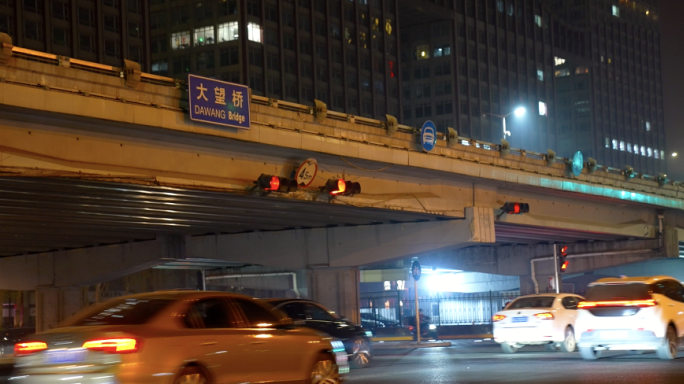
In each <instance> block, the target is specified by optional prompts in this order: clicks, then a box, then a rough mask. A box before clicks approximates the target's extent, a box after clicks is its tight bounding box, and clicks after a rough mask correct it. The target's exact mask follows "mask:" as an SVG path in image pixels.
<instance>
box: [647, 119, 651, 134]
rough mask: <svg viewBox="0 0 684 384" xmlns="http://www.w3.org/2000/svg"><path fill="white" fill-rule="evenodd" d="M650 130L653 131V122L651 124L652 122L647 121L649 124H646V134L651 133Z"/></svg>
mask: <svg viewBox="0 0 684 384" xmlns="http://www.w3.org/2000/svg"><path fill="white" fill-rule="evenodd" d="M650 130H651V122H650V121H647V122H646V132H648V131H650Z"/></svg>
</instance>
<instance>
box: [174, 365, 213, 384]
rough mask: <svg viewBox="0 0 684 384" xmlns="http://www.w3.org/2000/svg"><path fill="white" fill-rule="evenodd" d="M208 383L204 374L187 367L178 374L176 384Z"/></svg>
mask: <svg viewBox="0 0 684 384" xmlns="http://www.w3.org/2000/svg"><path fill="white" fill-rule="evenodd" d="M207 382H208V380H207V378H206V376H204V372H202V370H201V369H199V368H197V367H185V368H183V370H182V371H181V373H180V374H178V377H176V380H175V381H174V384H206V383H207Z"/></svg>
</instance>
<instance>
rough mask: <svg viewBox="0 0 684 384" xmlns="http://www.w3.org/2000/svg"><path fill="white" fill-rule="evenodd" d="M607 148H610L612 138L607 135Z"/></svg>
mask: <svg viewBox="0 0 684 384" xmlns="http://www.w3.org/2000/svg"><path fill="white" fill-rule="evenodd" d="M606 148H610V139H609V138H607V137H606Z"/></svg>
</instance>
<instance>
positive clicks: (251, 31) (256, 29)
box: [247, 23, 262, 43]
mask: <svg viewBox="0 0 684 384" xmlns="http://www.w3.org/2000/svg"><path fill="white" fill-rule="evenodd" d="M247 39H249V41H254V42H257V43H261V40H262V39H261V26H260V25H259V24H257V23H249V24H247Z"/></svg>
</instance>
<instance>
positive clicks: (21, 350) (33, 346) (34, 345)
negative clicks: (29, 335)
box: [14, 341, 47, 356]
mask: <svg viewBox="0 0 684 384" xmlns="http://www.w3.org/2000/svg"><path fill="white" fill-rule="evenodd" d="M46 349H47V344H45V343H43V342H42V341H28V342H25V343H16V344H14V355H15V356H23V355H30V354H32V353H36V352H40V351H44V350H46Z"/></svg>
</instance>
